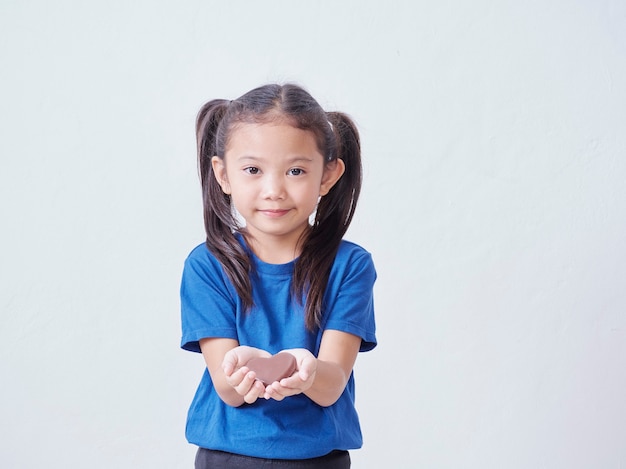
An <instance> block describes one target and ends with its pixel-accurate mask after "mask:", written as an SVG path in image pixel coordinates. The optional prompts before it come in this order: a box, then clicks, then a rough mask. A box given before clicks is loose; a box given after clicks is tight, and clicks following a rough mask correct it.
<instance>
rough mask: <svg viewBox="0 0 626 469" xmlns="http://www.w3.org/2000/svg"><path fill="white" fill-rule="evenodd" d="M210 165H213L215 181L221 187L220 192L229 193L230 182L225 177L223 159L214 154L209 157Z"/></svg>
mask: <svg viewBox="0 0 626 469" xmlns="http://www.w3.org/2000/svg"><path fill="white" fill-rule="evenodd" d="M211 166H212V167H213V174H214V176H215V179H216V180H217V183H218V184H219V185H220V187H221V188H222V192H224V194H230V192H231V191H230V184H229V183H228V178H227V177H226V166H224V159H223V158H220V157H219V156H214V157H213V158H211Z"/></svg>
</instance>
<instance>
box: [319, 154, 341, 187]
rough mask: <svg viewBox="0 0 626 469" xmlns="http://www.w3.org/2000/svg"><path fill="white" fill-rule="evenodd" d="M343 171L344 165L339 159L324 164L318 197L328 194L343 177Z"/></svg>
mask: <svg viewBox="0 0 626 469" xmlns="http://www.w3.org/2000/svg"><path fill="white" fill-rule="evenodd" d="M345 170H346V165H345V163H344V162H343V160H342V159H340V158H337V159H336V160H335V161H332V162H330V163H328V164H326V166H325V167H324V174H323V175H322V184H321V185H320V195H321V196H322V197H323V196H325V195H326V194H328V192H329V191H330V190H331V189H332V188H333V186H334V185H335V184H336V183H337V181H339V179H340V178H341V176H343V173H344V171H345Z"/></svg>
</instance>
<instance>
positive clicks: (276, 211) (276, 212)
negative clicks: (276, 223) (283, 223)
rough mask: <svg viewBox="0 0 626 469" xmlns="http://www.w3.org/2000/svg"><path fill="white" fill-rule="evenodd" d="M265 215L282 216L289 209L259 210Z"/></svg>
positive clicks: (270, 216)
mask: <svg viewBox="0 0 626 469" xmlns="http://www.w3.org/2000/svg"><path fill="white" fill-rule="evenodd" d="M259 212H261V213H262V214H263V215H265V216H266V217H269V218H280V217H282V216H283V215H286V214H287V213H288V212H289V209H267V210H259Z"/></svg>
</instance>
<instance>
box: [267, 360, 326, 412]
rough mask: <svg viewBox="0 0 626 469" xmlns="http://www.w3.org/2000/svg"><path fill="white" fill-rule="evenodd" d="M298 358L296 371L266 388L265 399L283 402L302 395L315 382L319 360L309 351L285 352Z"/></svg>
mask: <svg viewBox="0 0 626 469" xmlns="http://www.w3.org/2000/svg"><path fill="white" fill-rule="evenodd" d="M282 352H287V353H290V354H291V355H293V356H294V357H296V371H295V372H294V373H293V374H292V375H291V376H289V377H287V378H283V379H281V380H280V381H275V382H273V383H272V384H270V385H269V386H267V387H266V388H265V392H264V394H263V397H264V398H265V399H275V400H277V401H282V400H283V399H284V398H285V397H288V396H294V395H296V394H301V393H303V392H305V391H306V390H307V389H309V388H310V387H311V385H312V384H313V381H315V373H316V371H317V359H316V358H315V356H314V355H313V354H312V353H311V352H310V351H309V350H307V349H303V348H296V349H289V350H283V351H282Z"/></svg>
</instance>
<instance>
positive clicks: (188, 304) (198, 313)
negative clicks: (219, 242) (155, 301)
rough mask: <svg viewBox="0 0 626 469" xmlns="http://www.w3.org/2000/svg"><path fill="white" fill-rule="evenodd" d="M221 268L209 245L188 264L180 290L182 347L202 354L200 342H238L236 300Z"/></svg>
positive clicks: (190, 259) (188, 260)
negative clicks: (215, 339)
mask: <svg viewBox="0 0 626 469" xmlns="http://www.w3.org/2000/svg"><path fill="white" fill-rule="evenodd" d="M231 290H232V285H231V284H230V282H229V281H228V279H227V277H226V275H225V273H224V271H223V269H222V267H221V265H220V264H219V262H218V261H217V259H215V257H214V256H213V255H212V254H211V253H210V252H209V250H208V249H207V248H206V246H205V245H200V246H198V247H197V248H196V249H194V250H193V251H192V252H191V254H189V257H187V259H186V261H185V266H184V269H183V276H182V281H181V287H180V299H181V324H182V339H181V347H182V348H183V349H184V350H189V351H192V352H200V344H199V341H200V339H203V338H207V337H223V338H231V339H236V338H237V328H236V319H235V315H236V309H237V304H236V300H235V299H234V298H236V296H234V295H233V294H232V293H233V292H232V291H231Z"/></svg>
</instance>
